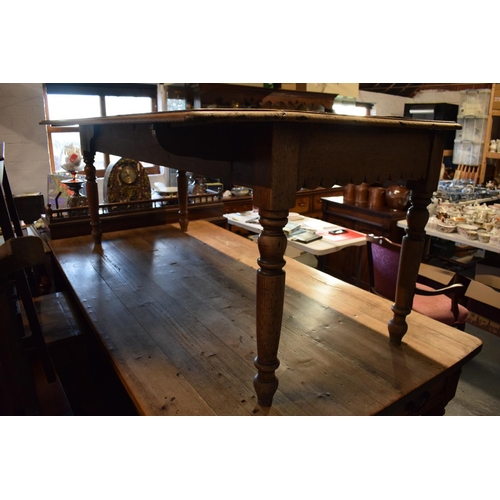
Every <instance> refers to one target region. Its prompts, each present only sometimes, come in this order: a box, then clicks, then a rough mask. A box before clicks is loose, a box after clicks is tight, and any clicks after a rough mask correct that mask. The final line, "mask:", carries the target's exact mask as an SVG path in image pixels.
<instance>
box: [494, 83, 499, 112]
mask: <svg viewBox="0 0 500 500" xmlns="http://www.w3.org/2000/svg"><path fill="white" fill-rule="evenodd" d="M493 109H500V84H499V83H497V84H496V86H495V94H494V95H493Z"/></svg>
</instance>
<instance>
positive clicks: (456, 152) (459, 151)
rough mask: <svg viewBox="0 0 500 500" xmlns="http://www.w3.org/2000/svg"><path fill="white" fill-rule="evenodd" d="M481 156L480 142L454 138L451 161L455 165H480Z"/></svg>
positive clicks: (481, 145)
mask: <svg viewBox="0 0 500 500" xmlns="http://www.w3.org/2000/svg"><path fill="white" fill-rule="evenodd" d="M482 158H483V143H482V142H476V141H457V140H455V144H454V147H453V160H452V161H453V163H455V164H456V165H481V160H482Z"/></svg>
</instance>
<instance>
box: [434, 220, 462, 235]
mask: <svg viewBox="0 0 500 500" xmlns="http://www.w3.org/2000/svg"><path fill="white" fill-rule="evenodd" d="M456 229H457V226H455V225H452V224H443V223H442V222H438V223H437V230H438V231H441V232H442V233H453V232H454V231H455V230H456Z"/></svg>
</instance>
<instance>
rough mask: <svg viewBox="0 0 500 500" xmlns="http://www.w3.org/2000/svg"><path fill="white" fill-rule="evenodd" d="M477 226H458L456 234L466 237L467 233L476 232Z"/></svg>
mask: <svg viewBox="0 0 500 500" xmlns="http://www.w3.org/2000/svg"><path fill="white" fill-rule="evenodd" d="M478 229H479V228H478V226H473V225H472V224H458V226H457V231H458V234H461V235H462V236H465V237H467V231H477V230H478Z"/></svg>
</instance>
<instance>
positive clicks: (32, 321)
mask: <svg viewBox="0 0 500 500" xmlns="http://www.w3.org/2000/svg"><path fill="white" fill-rule="evenodd" d="M0 227H1V229H2V235H3V239H4V241H5V243H4V244H3V245H2V247H1V251H0V260H1V265H0V288H1V293H2V297H1V299H2V301H1V305H2V323H3V324H2V329H1V331H0V335H1V336H2V338H1V339H0V340H1V343H2V346H3V347H4V348H5V352H3V353H2V354H4V356H3V358H2V359H3V364H2V367H0V368H1V370H0V371H2V375H5V376H7V375H8V376H9V377H11V378H12V379H15V378H16V373H23V375H22V377H21V378H22V381H21V382H20V384H21V385H22V386H23V387H26V384H28V382H27V376H26V369H25V368H23V367H22V366H21V365H22V363H23V357H25V356H24V354H25V353H23V350H25V349H26V348H31V347H34V348H35V349H36V350H37V353H38V355H39V357H40V361H41V364H42V366H43V370H44V373H45V377H46V379H47V382H49V383H50V382H54V381H55V380H56V374H55V370H54V367H53V365H52V362H51V359H50V356H49V354H48V351H47V347H46V345H45V341H44V337H43V333H42V329H41V326H40V322H39V318H38V315H37V312H36V309H35V304H34V302H33V296H32V292H31V288H30V284H29V280H28V273H29V271H30V270H31V268H32V266H34V265H37V264H40V263H41V262H43V260H44V258H45V254H44V251H43V243H42V241H41V239H40V238H38V237H34V236H24V235H23V232H22V228H21V224H20V221H19V218H18V216H17V210H16V205H15V202H14V199H13V196H12V192H11V189H10V184H9V180H8V177H7V171H6V169H5V160H4V144H3V143H0ZM21 303H22V306H23V308H24V311H25V314H26V317H27V320H28V324H29V328H30V330H31V336H30V337H28V336H23V328H22V323H21V321H22V320H20V304H21ZM7 351H8V352H7ZM9 367H10V368H9ZM7 372H8V373H7ZM21 392H23V391H21ZM25 392H26V391H25ZM21 399H22V398H21Z"/></svg>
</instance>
